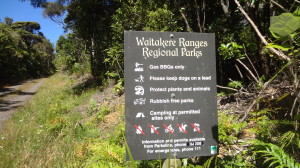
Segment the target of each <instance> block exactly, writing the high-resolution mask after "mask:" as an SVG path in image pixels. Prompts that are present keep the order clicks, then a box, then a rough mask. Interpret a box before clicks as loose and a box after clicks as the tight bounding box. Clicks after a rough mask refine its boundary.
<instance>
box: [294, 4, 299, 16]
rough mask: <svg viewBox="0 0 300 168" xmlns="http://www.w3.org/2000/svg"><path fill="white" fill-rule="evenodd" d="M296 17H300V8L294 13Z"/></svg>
mask: <svg viewBox="0 0 300 168" xmlns="http://www.w3.org/2000/svg"><path fill="white" fill-rule="evenodd" d="M293 14H294V15H295V16H300V6H298V7H297V9H296V10H295V11H294V12H293Z"/></svg>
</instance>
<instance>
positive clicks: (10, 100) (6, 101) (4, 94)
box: [0, 79, 45, 129]
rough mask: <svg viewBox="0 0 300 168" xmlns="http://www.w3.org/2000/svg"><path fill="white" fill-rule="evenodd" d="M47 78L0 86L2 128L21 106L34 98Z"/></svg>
mask: <svg viewBox="0 0 300 168" xmlns="http://www.w3.org/2000/svg"><path fill="white" fill-rule="evenodd" d="M44 80H45V79H37V80H30V81H26V82H23V83H20V84H18V85H14V86H4V88H0V129H1V128H2V125H3V123H4V122H5V121H6V120H7V119H9V118H10V116H11V115H12V114H13V113H14V112H15V111H16V109H17V108H18V107H20V106H23V105H24V104H25V103H26V102H27V101H28V100H29V99H30V98H32V97H33V96H34V95H35V93H36V91H37V90H38V88H39V87H40V86H41V85H42V83H43V82H44Z"/></svg>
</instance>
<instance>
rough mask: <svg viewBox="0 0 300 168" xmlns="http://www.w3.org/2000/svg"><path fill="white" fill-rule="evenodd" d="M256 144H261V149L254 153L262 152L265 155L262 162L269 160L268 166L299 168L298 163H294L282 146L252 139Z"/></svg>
mask: <svg viewBox="0 0 300 168" xmlns="http://www.w3.org/2000/svg"><path fill="white" fill-rule="evenodd" d="M254 144H255V145H256V146H262V147H263V148H264V149H263V150H258V151H256V153H259V154H262V157H265V161H264V163H267V162H270V163H269V167H271V166H276V167H289V168H299V167H300V164H299V163H296V162H295V160H294V159H293V158H292V157H291V156H289V155H288V154H286V153H285V152H284V150H283V149H282V148H280V147H279V146H277V145H275V144H272V143H265V142H262V141H259V140H256V141H254Z"/></svg>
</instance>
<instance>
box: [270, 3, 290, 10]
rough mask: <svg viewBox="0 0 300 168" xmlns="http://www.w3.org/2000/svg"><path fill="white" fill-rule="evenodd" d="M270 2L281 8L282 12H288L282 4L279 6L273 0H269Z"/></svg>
mask: <svg viewBox="0 0 300 168" xmlns="http://www.w3.org/2000/svg"><path fill="white" fill-rule="evenodd" d="M271 3H273V4H274V5H276V6H277V7H279V8H280V9H282V10H283V11H284V12H289V11H288V10H287V9H285V8H284V7H283V6H281V5H280V4H279V3H277V2H275V1H274V0H271Z"/></svg>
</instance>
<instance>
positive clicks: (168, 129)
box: [134, 123, 201, 135]
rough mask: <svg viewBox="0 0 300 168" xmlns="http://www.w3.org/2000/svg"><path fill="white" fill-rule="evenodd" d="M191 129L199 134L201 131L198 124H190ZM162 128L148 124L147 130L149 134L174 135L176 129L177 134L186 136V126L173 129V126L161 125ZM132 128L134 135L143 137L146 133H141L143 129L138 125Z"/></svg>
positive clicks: (179, 125) (180, 125) (178, 125)
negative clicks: (162, 133)
mask: <svg viewBox="0 0 300 168" xmlns="http://www.w3.org/2000/svg"><path fill="white" fill-rule="evenodd" d="M190 125H191V128H192V129H193V132H198V133H201V130H200V124H199V123H191V124H190ZM162 126H163V127H161V126H160V127H159V126H154V125H151V124H148V127H147V128H148V129H149V128H150V132H151V134H154V133H155V134H157V135H158V134H160V133H161V132H164V133H171V134H174V133H175V129H176V128H177V130H178V132H179V133H185V134H188V131H187V129H188V127H190V126H188V125H187V124H184V123H182V124H177V125H176V126H177V127H175V129H174V127H173V125H172V124H170V125H166V124H163V125H162ZM134 127H135V128H136V130H135V133H136V134H142V135H145V134H146V133H145V132H144V131H143V128H142V126H140V125H134Z"/></svg>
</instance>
